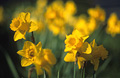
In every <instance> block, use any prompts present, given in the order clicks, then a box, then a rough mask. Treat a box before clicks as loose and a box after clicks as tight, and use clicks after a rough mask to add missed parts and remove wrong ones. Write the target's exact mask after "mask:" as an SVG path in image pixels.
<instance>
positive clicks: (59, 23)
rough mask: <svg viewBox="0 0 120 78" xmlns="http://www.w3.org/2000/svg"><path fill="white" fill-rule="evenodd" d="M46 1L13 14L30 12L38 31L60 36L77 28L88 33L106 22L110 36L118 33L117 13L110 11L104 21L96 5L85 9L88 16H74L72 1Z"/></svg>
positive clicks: (85, 33) (101, 10)
mask: <svg viewBox="0 0 120 78" xmlns="http://www.w3.org/2000/svg"><path fill="white" fill-rule="evenodd" d="M47 3H48V0H37V2H36V6H35V7H33V6H28V7H27V8H23V7H20V8H18V9H17V11H16V12H15V13H14V14H13V16H16V15H18V14H19V13H20V12H23V11H24V12H30V13H31V20H32V21H34V23H35V24H36V25H37V26H38V29H37V31H38V32H41V31H42V30H45V29H46V28H48V29H49V30H50V31H51V32H52V33H53V35H55V36H57V35H59V36H60V37H62V38H64V37H65V35H68V34H69V33H71V32H72V31H71V30H72V29H77V30H79V31H80V32H81V33H82V34H84V35H90V34H92V33H93V32H94V31H95V30H96V29H98V28H99V27H100V26H102V27H104V26H105V25H106V24H107V27H106V32H107V33H108V34H111V35H112V37H114V36H115V35H116V34H120V24H119V20H118V18H117V15H116V14H115V13H112V14H111V15H110V17H109V19H108V20H107V23H105V22H106V20H105V19H106V12H105V10H104V9H102V8H101V7H100V6H98V5H97V6H96V7H94V8H89V9H88V10H87V13H88V16H87V15H85V14H81V15H79V16H76V15H75V14H76V13H77V7H76V4H75V3H74V1H66V3H64V2H63V1H62V0H56V1H53V2H52V3H50V4H47ZM1 11H2V10H1ZM104 24H105V25H104ZM111 29H112V30H111Z"/></svg>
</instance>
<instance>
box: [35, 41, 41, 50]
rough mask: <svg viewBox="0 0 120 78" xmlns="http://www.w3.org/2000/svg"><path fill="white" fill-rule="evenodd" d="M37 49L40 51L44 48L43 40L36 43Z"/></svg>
mask: <svg viewBox="0 0 120 78" xmlns="http://www.w3.org/2000/svg"><path fill="white" fill-rule="evenodd" d="M36 49H37V50H38V51H41V50H42V44H41V42H39V43H38V44H37V45H36Z"/></svg>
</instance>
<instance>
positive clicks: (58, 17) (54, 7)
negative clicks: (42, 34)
mask: <svg viewBox="0 0 120 78" xmlns="http://www.w3.org/2000/svg"><path fill="white" fill-rule="evenodd" d="M75 12H76V6H75V3H74V2H73V1H68V2H67V3H66V4H65V5H64V4H63V2H62V1H54V2H53V3H52V4H50V5H49V6H48V7H47V10H46V13H45V18H46V21H47V23H48V28H49V30H50V31H52V32H53V34H54V35H58V34H60V35H64V36H65V35H66V34H67V33H68V31H67V30H68V29H67V28H68V27H66V25H73V23H74V19H75V18H74V17H73V15H74V14H75Z"/></svg>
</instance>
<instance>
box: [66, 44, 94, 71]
mask: <svg viewBox="0 0 120 78" xmlns="http://www.w3.org/2000/svg"><path fill="white" fill-rule="evenodd" d="M91 51H92V49H91V46H90V44H89V43H88V42H85V43H83V45H82V46H81V47H80V48H79V50H71V51H69V52H68V53H67V55H66V56H65V57H64V61H65V62H75V63H76V62H77V63H78V67H79V69H81V67H83V66H84V62H85V61H86V59H85V58H84V55H88V54H90V53H91Z"/></svg>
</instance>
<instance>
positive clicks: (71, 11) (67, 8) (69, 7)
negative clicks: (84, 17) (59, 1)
mask: <svg viewBox="0 0 120 78" xmlns="http://www.w3.org/2000/svg"><path fill="white" fill-rule="evenodd" d="M65 11H67V13H69V14H71V15H73V14H75V13H76V11H77V9H76V5H75V3H74V2H73V1H67V2H66V4H65Z"/></svg>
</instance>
